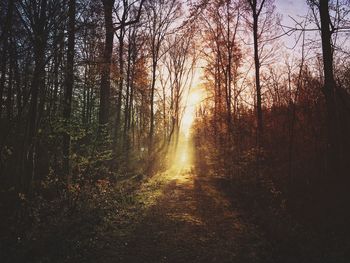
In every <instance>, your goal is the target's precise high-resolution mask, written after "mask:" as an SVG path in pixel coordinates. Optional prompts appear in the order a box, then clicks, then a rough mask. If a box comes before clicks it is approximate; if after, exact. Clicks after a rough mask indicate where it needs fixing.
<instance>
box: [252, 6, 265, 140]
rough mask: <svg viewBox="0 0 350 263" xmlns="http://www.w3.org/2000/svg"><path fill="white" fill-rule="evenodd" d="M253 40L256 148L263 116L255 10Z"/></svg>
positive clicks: (261, 132) (261, 134)
mask: <svg viewBox="0 0 350 263" xmlns="http://www.w3.org/2000/svg"><path fill="white" fill-rule="evenodd" d="M253 20H254V21H253V38H254V65H255V88H256V114H257V122H258V129H257V140H258V147H259V146H261V143H262V136H263V116H262V108H261V85H260V59H259V46H258V15H257V14H256V10H255V12H254V14H253Z"/></svg>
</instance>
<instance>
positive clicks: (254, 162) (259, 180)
mask: <svg viewBox="0 0 350 263" xmlns="http://www.w3.org/2000/svg"><path fill="white" fill-rule="evenodd" d="M282 2H284V1H282V0H275V1H273V0H213V1H208V0H192V1H190V0H189V1H180V0H99V1H85V0H3V1H1V3H0V58H1V59H0V209H1V213H0V224H1V226H0V261H2V262H90V261H91V262H92V261H94V262H113V260H117V261H118V259H119V260H120V262H163V261H160V259H157V258H152V257H151V258H150V259H147V260H149V261H147V260H145V261H142V260H141V259H142V256H140V258H133V260H134V261H132V260H131V259H130V258H129V259H128V257H127V256H125V255H124V254H123V256H125V257H123V256H120V255H122V252H120V253H121V254H120V255H119V254H118V257H117V256H116V255H117V254H115V255H114V254H113V255H114V256H113V255H112V256H110V259H106V260H100V259H99V257H100V255H99V254H98V253H97V252H96V251H99V252H101V251H102V252H101V253H103V254H104V253H106V250H108V249H107V248H105V244H107V243H108V244H109V245H108V246H110V243H113V241H111V240H114V243H118V242H119V241H120V244H122V243H123V244H124V243H127V242H126V241H125V242H124V239H126V236H127V235H126V234H125V233H126V232H123V231H126V230H125V229H129V227H130V225H132V226H136V225H138V224H139V221H140V220H139V219H137V218H140V217H142V215H143V213H145V212H144V211H145V209H146V208H145V207H147V203H148V201H145V200H149V199H150V200H153V199H152V198H153V197H152V198H151V197H149V196H153V195H154V196H157V195H158V194H159V193H158V192H161V191H160V190H159V189H158V190H157V187H158V188H159V187H161V186H162V185H163V184H164V187H166V183H165V182H166V180H168V179H169V178H170V179H169V180H178V181H181V180H180V179H179V176H181V175H182V176H186V174H187V175H188V174H190V175H191V176H193V178H195V179H193V180H194V182H196V180H197V179H196V178H199V177H204V178H207V177H208V178H212V179H210V180H213V181H215V182H216V183H213V185H215V187H216V188H215V189H217V190H218V193H220V194H222V195H223V196H225V198H226V199H227V200H231V201H232V204H235V203H237V202H238V203H240V204H241V206H240V208H239V209H241V210H242V211H244V212H239V214H240V213H242V214H248V217H249V218H250V219H249V220H246V221H249V222H250V224H253V225H257V226H258V227H257V228H259V229H262V232H264V234H263V235H264V236H266V239H267V240H269V241H268V242H269V246H271V247H272V250H271V251H274V252H271V251H270V250H269V251H270V252H266V251H265V250H264V252H262V254H261V255H263V256H259V255H260V254H259V253H255V252H254V253H255V254H254V253H253V254H254V255H255V256H252V257H251V258H249V259H245V257H242V258H239V259H241V260H243V259H245V260H244V261H241V262H348V260H349V259H350V255H349V251H350V250H349V249H350V241H349V238H348V236H349V234H350V231H349V230H350V229H349V227H348V226H347V224H348V220H349V219H350V213H349V209H348V202H349V201H350V194H349V190H348V187H349V186H350V56H349V54H350V45H349V43H350V42H349V36H350V2H349V1H348V0H337V1H335V0H334V1H333V0H307V1H306V0H305V1H303V0H299V1H296V2H298V4H301V2H303V4H304V6H305V7H304V8H305V10H300V12H301V14H300V15H299V16H295V17H293V16H288V14H283V13H282V14H280V13H279V9H278V7H279V5H282ZM185 156H186V157H185ZM189 156H190V157H189ZM184 159H186V161H184ZM185 162H186V163H185ZM174 166H175V167H176V169H178V170H176V171H177V172H175V173H174V174H173V175H174V176H173V177H174V178H172V179H171V174H172V172H173V171H172V170H171V169H172V168H171V167H174ZM187 166H189V167H191V168H188V167H187ZM184 167H185V168H184ZM186 167H187V168H186ZM186 169H187V170H186ZM167 171H170V172H167ZM164 172H165V173H168V174H170V175H169V176H168V177H166V176H165V177H161V179H154V180H160V181H156V183H154V185H153V184H151V183H150V182H152V180H153V179H152V178H158V177H157V176H159V175H160V174H162V173H164ZM162 178H163V179H162ZM164 178H168V179H164ZM175 178H176V179H175ZM171 182H172V181H171ZM144 185H148V186H149V187H151V188H150V189H153V190H147V191H148V192H147V191H145V190H142V189H144V188H143V187H144ZM150 185H151V186H150ZM169 185H170V184H169ZM213 185H212V186H210V187H214V186H213ZM152 187H153V188H152ZM208 187H209V186H208ZM199 188H200V187H199ZM203 188H204V187H203ZM140 189H141V190H140ZM213 189H214V188H213ZM170 190H171V189H170ZM170 190H169V191H170ZM195 191H199V190H198V189H196V188H195ZM201 191H202V190H201ZM156 193H158V194H156ZM163 195H164V196H167V195H166V191H165V192H164V194H163ZM215 198H218V194H217V195H216V196H215ZM215 198H214V199H215ZM203 200H204V199H203ZM203 200H202V199H201V202H204V201H203ZM218 200H219V199H218ZM154 202H156V201H154V200H153V201H152V204H153V206H156V205H157V204H154ZM169 202H170V201H169ZM208 202H209V201H208ZM160 203H161V202H160ZM209 203H210V202H209ZM150 206H151V205H150ZM183 206H184V207H187V206H186V204H185V203H184V204H183ZM203 206H204V207H205V204H203ZM165 207H166V206H165ZM170 207H171V206H170ZM174 209H175V208H174ZM235 209H238V208H235V206H234V205H233V208H232V210H235ZM160 210H162V209H160ZM175 210H176V209H175ZM209 210H210V209H209ZM241 210H240V211H241ZM120 211H122V212H120ZM157 211H158V210H157ZM113 213H118V214H113ZM216 216H217V217H219V215H216ZM214 218H215V217H214ZM151 221H152V220H151ZM224 227H225V226H224V225H223V228H224ZM111 229H114V230H111ZM72 232H74V234H73V233H72ZM107 233H108V234H107ZM116 233H118V234H116ZM135 233H136V234H135V235H140V236H143V233H142V232H137V231H136V230H135ZM131 239H132V238H131ZM247 239H249V238H247ZM286 240H288V241H286ZM128 242H129V241H128ZM213 242H214V241H213ZM215 242H216V241H215ZM252 242H253V241H252ZM217 243H218V244H219V243H220V242H217ZM296 243H303V244H304V246H303V248H300V249H299V248H298V250H294V248H293V249H292V247H294V246H293V244H296ZM101 244H103V245H101ZM118 244H119V243H118ZM136 244H137V245H139V246H142V245H141V244H143V243H142V241H140V242H136ZM191 244H192V243H191ZM247 244H248V246H250V245H251V244H250V243H249V241H247ZM330 244H331V245H330ZM137 245H135V246H136V248H137ZM125 246H127V245H125ZM169 246H170V245H169ZM252 246H253V245H252ZM136 248H135V249H136ZM326 248H327V250H325V249H326ZM328 248H329V249H328ZM256 249H257V248H256ZM109 250H112V249H111V248H110V249H109ZM117 250H118V249H117ZM91 251H93V252H91ZM118 251H119V250H118ZM193 251H197V250H196V249H195V248H194V249H193ZM213 251H216V250H215V249H214V250H213ZM218 251H219V250H218ZM220 251H221V250H220ZM295 251H297V252H295ZM129 252H130V251H129ZM115 253H117V252H115ZM145 253H147V252H145ZM177 253H179V254H181V253H182V252H181V251H179V252H177ZM193 253H194V252H193ZM203 253H207V252H203V251H202V252H201V254H203ZM208 253H209V252H208ZM213 253H214V252H213ZM221 253H222V252H220V253H219V252H218V254H219V255H221ZM232 253H233V252H232ZM242 253H243V254H244V252H242ZM298 253H299V254H298ZM131 254H132V253H131ZM208 255H209V254H208ZM143 256H147V254H145V255H143ZM135 257H136V256H135ZM87 258H89V259H88V260H87ZM215 258H216V256H215V257H213V258H210V257H208V258H207V259H206V260H204V259H203V258H201V259H200V258H199V257H196V258H190V259H188V258H187V259H186V257H185V256H184V257H183V258H180V259H179V258H177V257H174V259H171V257H169V261H170V262H216V261H215V260H214V259H215ZM127 259H128V260H127ZM164 260H165V261H167V260H166V258H165V259H164ZM165 261H164V262H165ZM114 262H115V261H114ZM227 262H232V261H227ZM238 262H240V261H238Z"/></svg>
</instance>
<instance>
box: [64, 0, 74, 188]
mask: <svg viewBox="0 0 350 263" xmlns="http://www.w3.org/2000/svg"><path fill="white" fill-rule="evenodd" d="M68 4H69V10H68V17H69V18H68V19H69V21H68V49H67V65H66V81H65V92H64V109H63V118H64V119H65V124H66V125H65V126H66V130H65V132H64V134H63V169H64V173H65V174H66V175H67V181H68V183H69V180H70V173H69V170H70V169H69V155H70V144H71V138H70V131H69V124H70V121H71V112H72V94H73V86H74V47H75V0H69V3H68Z"/></svg>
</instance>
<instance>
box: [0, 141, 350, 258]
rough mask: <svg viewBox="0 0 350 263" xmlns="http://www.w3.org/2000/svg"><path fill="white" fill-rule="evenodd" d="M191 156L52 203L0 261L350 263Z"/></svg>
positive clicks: (183, 153)
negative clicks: (69, 203)
mask: <svg viewBox="0 0 350 263" xmlns="http://www.w3.org/2000/svg"><path fill="white" fill-rule="evenodd" d="M192 156H193V149H191V148H190V146H189V144H184V145H183V146H181V147H180V149H179V151H178V155H177V157H175V158H173V160H172V161H171V163H172V167H171V168H170V169H168V170H166V171H164V172H159V173H156V174H155V175H154V176H152V177H149V178H144V179H142V180H140V178H137V179H135V181H133V182H130V178H125V180H124V183H125V184H126V185H124V184H123V181H120V182H119V187H114V186H113V187H110V186H108V185H107V187H106V189H110V188H112V190H109V191H105V190H103V189H105V188H103V189H102V190H101V191H100V194H96V193H94V194H88V195H83V196H81V197H80V200H81V201H78V203H77V204H75V205H74V209H73V210H72V209H68V210H65V209H62V205H60V204H62V202H61V203H58V205H56V206H54V205H53V204H54V203H52V202H51V203H49V204H48V206H47V208H45V209H43V210H44V211H45V214H44V216H41V217H40V220H37V221H38V222H40V223H37V224H36V225H34V226H35V227H33V228H32V230H31V231H27V233H26V235H25V236H22V237H18V238H17V236H14V235H12V236H14V237H15V238H16V240H14V242H15V245H13V244H14V243H8V240H9V238H7V239H6V240H5V244H6V242H7V243H8V245H7V247H8V248H11V249H10V250H9V249H7V250H8V251H7V254H8V256H9V257H8V259H9V260H6V255H5V257H1V256H0V259H1V258H5V260H4V261H2V262H11V263H12V262H50V263H52V262H101V263H112V262H121V263H124V262H125V263H132V262H140V263H141V262H144V263H147V262H150V263H158V262H174V263H182V262H186V263H187V262H209V263H211V262H220V263H225V262H238V263H258V262H266V263H267V262H269V263H270V262H276V263H277V262H278V263H282V262H283V263H289V262H290V263H292V262H295V263H297V262H298V263H302V262H305V263H306V262H308V263H311V262H327V263H330V262H337V263H340V262H344V263H345V262H349V261H347V259H348V258H349V252H347V251H349V250H348V249H347V246H348V244H347V243H344V242H342V241H341V240H342V239H338V238H337V237H336V238H335V239H333V237H332V236H329V235H324V236H322V234H321V235H320V234H317V235H313V234H311V235H310V233H312V232H309V231H304V230H305V228H301V227H299V228H298V227H297V225H295V224H294V223H291V222H290V221H288V218H287V217H284V216H281V217H278V216H276V214H271V213H270V212H269V211H268V209H267V208H266V207H264V206H261V205H259V202H256V201H257V200H256V199H257V198H256V197H254V193H253V192H254V191H252V190H251V189H250V191H246V192H247V193H248V195H247V194H246V195H245V194H242V192H244V191H245V190H244V189H243V190H242V187H241V186H240V185H239V183H238V182H237V183H235V182H233V181H232V180H229V179H228V178H225V177H224V176H220V175H215V173H213V172H212V171H210V170H208V169H206V168H205V167H198V165H195V164H194V160H193V158H192ZM91 196H94V197H91ZM247 196H248V197H249V198H247ZM60 207H61V208H60ZM50 209H51V210H50ZM57 211H59V212H57ZM50 213H51V214H52V215H51V216H49V215H50ZM313 233H315V231H314V232H313ZM339 240H340V241H339ZM5 247H6V246H5ZM0 248H1V243H0ZM0 252H1V251H0ZM0 261H1V260H0Z"/></svg>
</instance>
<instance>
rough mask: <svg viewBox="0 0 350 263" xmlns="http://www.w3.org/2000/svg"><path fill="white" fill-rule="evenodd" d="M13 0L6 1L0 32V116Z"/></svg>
mask: <svg viewBox="0 0 350 263" xmlns="http://www.w3.org/2000/svg"><path fill="white" fill-rule="evenodd" d="M14 2H15V1H14V0H9V1H8V3H7V15H6V19H5V26H4V29H3V32H2V36H1V38H2V41H3V42H4V44H3V48H2V50H1V53H2V55H1V66H0V74H1V76H0V117H1V113H2V104H3V101H2V100H3V98H2V96H3V93H4V89H5V81H6V67H7V58H8V53H9V52H8V49H9V36H10V31H11V26H12V17H13V9H14Z"/></svg>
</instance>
